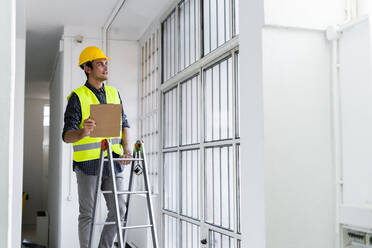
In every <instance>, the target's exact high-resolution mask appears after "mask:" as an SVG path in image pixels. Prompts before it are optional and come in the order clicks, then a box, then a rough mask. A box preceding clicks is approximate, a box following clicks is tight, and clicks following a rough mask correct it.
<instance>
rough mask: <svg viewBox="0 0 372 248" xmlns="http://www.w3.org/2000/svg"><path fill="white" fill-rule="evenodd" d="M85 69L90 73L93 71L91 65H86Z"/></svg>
mask: <svg viewBox="0 0 372 248" xmlns="http://www.w3.org/2000/svg"><path fill="white" fill-rule="evenodd" d="M84 71H85V72H86V73H88V74H89V73H90V72H91V71H92V68H90V67H89V66H84Z"/></svg>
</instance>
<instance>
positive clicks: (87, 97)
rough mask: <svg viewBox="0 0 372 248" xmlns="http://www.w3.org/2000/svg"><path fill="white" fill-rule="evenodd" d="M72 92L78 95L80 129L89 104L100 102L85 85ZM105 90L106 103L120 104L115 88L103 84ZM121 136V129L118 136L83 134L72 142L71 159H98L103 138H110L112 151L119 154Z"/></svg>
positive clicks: (87, 113) (88, 109)
mask: <svg viewBox="0 0 372 248" xmlns="http://www.w3.org/2000/svg"><path fill="white" fill-rule="evenodd" d="M73 92H74V93H75V94H76V95H77V96H78V97H79V100H80V106H81V115H82V116H81V117H82V118H81V122H80V124H79V128H80V129H82V128H83V123H84V120H85V119H88V118H89V116H90V105H91V104H100V102H99V100H98V99H97V97H96V95H94V93H93V92H92V91H91V90H90V89H89V88H88V87H86V86H85V85H84V86H81V87H80V88H77V89H75V90H74V91H73ZM105 92H106V103H107V104H120V98H119V94H118V92H117V90H116V89H115V88H113V87H110V86H107V85H105ZM71 94H72V93H71ZM71 94H70V95H69V96H68V97H67V101H68V100H69V99H70V97H71ZM121 137H122V131H121V130H120V137H104V138H92V137H90V136H85V137H84V138H82V139H81V140H79V141H77V142H75V143H73V149H74V156H73V159H74V161H76V162H82V161H88V160H93V159H99V158H100V155H101V154H100V151H101V141H102V140H103V139H110V140H111V144H112V146H111V147H112V151H113V152H115V153H116V154H119V155H120V154H122V145H121ZM105 155H107V152H106V153H105Z"/></svg>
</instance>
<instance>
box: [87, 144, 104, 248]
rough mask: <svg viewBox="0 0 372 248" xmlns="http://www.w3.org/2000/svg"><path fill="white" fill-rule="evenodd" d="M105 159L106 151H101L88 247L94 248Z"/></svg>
mask: <svg viewBox="0 0 372 248" xmlns="http://www.w3.org/2000/svg"><path fill="white" fill-rule="evenodd" d="M104 157H105V150H103V149H101V156H100V164H99V172H98V175H97V182H96V192H95V196H94V203H93V204H94V205H93V218H92V223H91V227H90V234H89V243H88V247H89V248H93V247H92V245H93V231H94V221H95V219H96V218H97V216H96V215H97V206H98V194H99V192H100V191H101V184H102V173H103V165H104V159H103V158H104Z"/></svg>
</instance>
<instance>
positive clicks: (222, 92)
mask: <svg viewBox="0 0 372 248" xmlns="http://www.w3.org/2000/svg"><path fill="white" fill-rule="evenodd" d="M232 83H233V82H232V59H231V57H230V58H228V59H225V60H223V61H221V62H219V63H218V64H216V65H214V66H212V67H210V68H209V69H207V70H205V71H204V97H205V100H204V101H205V106H204V116H205V118H204V119H205V124H204V125H205V126H204V128H205V141H213V140H224V139H230V138H232V136H233V134H232V125H233V124H232V123H233V120H232V113H233V112H232V111H233V110H232V107H233V106H232V105H233V99H232Z"/></svg>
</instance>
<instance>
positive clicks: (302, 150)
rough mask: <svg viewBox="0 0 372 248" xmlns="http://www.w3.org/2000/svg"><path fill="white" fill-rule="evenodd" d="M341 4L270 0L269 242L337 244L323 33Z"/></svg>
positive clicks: (266, 56) (266, 53) (266, 58)
mask: <svg viewBox="0 0 372 248" xmlns="http://www.w3.org/2000/svg"><path fill="white" fill-rule="evenodd" d="M343 4H344V3H343V2H341V1H334V0H332V1H326V2H324V1H294V0H286V1H280V2H278V1H273V0H266V1H265V22H266V24H268V25H270V26H268V27H266V28H264V33H263V85H264V88H263V92H264V116H265V118H264V123H265V125H264V128H265V130H264V132H265V203H266V211H265V214H266V227H267V228H266V233H267V247H268V248H273V247H275V248H294V247H301V248H310V247H317V248H318V247H319V248H330V247H335V240H336V238H337V237H336V229H335V227H336V220H335V209H336V205H335V201H334V199H335V190H334V189H335V188H334V182H335V174H334V168H333V164H332V150H331V149H332V143H331V135H332V133H331V112H330V110H331V106H330V103H331V98H330V96H331V92H330V86H331V60H330V56H331V46H330V43H329V42H328V41H327V40H326V37H325V32H324V31H325V28H326V27H327V26H329V25H333V24H336V23H338V24H340V23H342V21H343V7H344V6H343ZM281 25H285V26H290V27H294V28H288V27H286V28H281V27H280V26H281ZM278 26H279V27H278ZM301 28H305V29H302V30H301ZM311 29H319V30H318V31H317V30H311ZM322 30H323V31H322Z"/></svg>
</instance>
